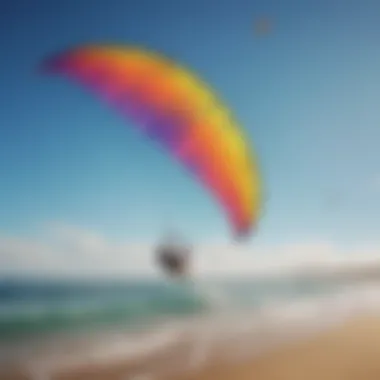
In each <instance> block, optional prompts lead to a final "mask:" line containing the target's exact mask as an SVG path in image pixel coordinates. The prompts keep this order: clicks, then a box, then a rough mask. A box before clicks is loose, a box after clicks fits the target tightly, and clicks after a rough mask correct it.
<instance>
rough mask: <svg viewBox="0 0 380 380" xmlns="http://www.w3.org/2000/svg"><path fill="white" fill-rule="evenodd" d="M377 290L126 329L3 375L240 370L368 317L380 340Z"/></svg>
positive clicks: (54, 379)
mask: <svg viewBox="0 0 380 380" xmlns="http://www.w3.org/2000/svg"><path fill="white" fill-rule="evenodd" d="M379 294H380V286H379V285H378V284H376V286H372V287H371V286H369V285H366V286H362V287H354V288H350V289H347V290H346V291H345V292H339V293H338V294H332V295H330V296H323V297H317V298H313V299H304V300H298V301H291V302H282V303H281V304H276V305H267V306H265V307H263V308H261V309H259V310H256V311H245V312H241V311H240V312H234V313H227V314H223V315H215V316H207V317H204V316H203V317H202V316H200V317H197V318H193V319H192V320H191V321H187V323H174V327H173V326H171V324H166V330H165V328H163V327H161V328H157V329H156V331H155V332H154V331H153V332H151V333H146V334H145V335H144V337H142V336H137V337H135V338H136V339H135V341H134V342H130V341H127V339H125V338H126V337H124V336H123V335H120V336H118V341H116V342H112V340H109V341H107V340H103V341H102V345H101V346H100V347H99V346H98V347H97V349H93V350H87V351H86V349H84V348H83V349H82V352H80V354H81V355H79V352H78V353H77V354H75V353H72V354H71V355H70V354H69V353H67V355H66V356H62V355H60V354H57V355H55V357H54V355H50V356H49V355H47V356H46V357H45V356H44V357H41V356H40V357H39V358H38V360H37V359H36V358H34V359H33V360H32V358H31V359H30V360H29V361H25V362H24V363H19V365H18V366H16V368H13V369H11V368H8V369H7V370H6V369H5V368H3V370H2V371H1V372H0V379H1V380H8V379H9V380H19V379H20V380H21V379H25V380H28V379H30V380H61V379H62V380H87V379H94V380H96V379H99V380H112V379H113V378H115V379H118V380H128V379H130V378H131V379H133V376H132V375H133V374H135V375H136V374H138V373H140V374H141V373H147V372H148V373H150V374H151V375H152V376H153V374H154V376H153V377H152V379H153V378H154V379H156V378H157V379H158V378H160V379H161V378H162V379H170V378H171V377H172V376H177V377H175V378H176V379H177V378H178V379H179V378H181V376H185V374H186V376H195V374H196V373H198V374H199V373H200V372H202V373H204V371H206V372H207V371H211V369H210V368H214V367H215V368H219V367H223V368H226V369H225V371H227V372H228V371H230V370H232V369H231V368H235V369H236V370H239V371H240V370H242V368H243V367H244V368H245V366H248V367H249V366H251V365H253V363H256V364H255V365H257V362H258V361H259V362H260V360H261V358H264V357H271V355H274V353H275V352H280V351H282V350H284V351H287V350H292V347H295V346H297V345H299V344H306V343H307V342H312V341H315V340H318V339H319V337H323V336H329V334H332V335H334V334H336V331H340V329H342V328H343V327H344V326H346V325H347V324H350V323H354V321H356V322H355V323H354V324H355V326H358V325H361V324H363V323H362V322H360V321H362V320H364V319H366V320H368V321H371V322H370V323H371V324H373V325H376V323H378V325H379V334H378V335H376V339H377V340H378V341H380V297H379ZM376 301H377V303H376ZM358 321H359V322H358ZM376 321H377V322H376ZM364 324H365V323H364ZM357 328H358V327H355V328H354V329H356V330H357ZM349 330H350V329H348V330H347V331H348V333H349V334H350V332H349ZM321 339H322V338H321ZM369 341H370V340H369ZM57 342H58V341H57ZM334 344H335V345H339V342H335V343H334ZM342 349H344V347H343V348H342ZM379 357H380V352H379ZM247 361H248V364H247ZM173 363H175V365H173ZM216 363H219V364H216ZM21 365H22V367H21ZM17 367H18V368H17ZM215 368H214V369H213V371H215V370H216V369H215ZM181 373H184V374H183V375H181ZM122 374H125V376H126V377H125V376H124V375H122ZM120 376H121V377H120ZM131 376H132V377H131ZM178 376H179V377H178ZM197 376H198V375H197ZM199 376H201V375H200V374H199ZM202 376H203V375H202ZM191 378H194V379H196V378H198V377H191ZM213 378H215V377H213ZM378 378H380V374H379V377H378ZM205 379H207V378H205ZM226 379H227V378H226ZM210 380H211V378H210ZM231 380H234V379H233V378H231ZM359 380H361V379H359Z"/></svg>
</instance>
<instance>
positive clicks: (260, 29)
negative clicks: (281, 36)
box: [253, 17, 273, 36]
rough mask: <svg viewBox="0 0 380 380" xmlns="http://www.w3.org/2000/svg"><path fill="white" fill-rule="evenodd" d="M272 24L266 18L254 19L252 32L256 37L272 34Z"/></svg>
mask: <svg viewBox="0 0 380 380" xmlns="http://www.w3.org/2000/svg"><path fill="white" fill-rule="evenodd" d="M272 27H273V25H272V22H271V21H270V20H269V19H268V18H266V17H259V18H255V19H254V22H253V30H254V33H255V35H256V36H266V35H268V34H270V33H271V32H272Z"/></svg>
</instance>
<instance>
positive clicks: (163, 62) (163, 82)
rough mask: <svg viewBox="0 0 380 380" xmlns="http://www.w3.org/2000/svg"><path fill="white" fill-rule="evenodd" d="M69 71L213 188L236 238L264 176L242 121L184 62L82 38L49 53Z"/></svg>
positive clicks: (246, 224)
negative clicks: (85, 41)
mask: <svg viewBox="0 0 380 380" xmlns="http://www.w3.org/2000/svg"><path fill="white" fill-rule="evenodd" d="M43 68H44V70H47V71H48V72H53V73H60V74H64V75H66V76H68V77H70V78H72V79H74V80H75V81H77V82H79V83H81V84H83V85H84V86H85V87H87V88H89V89H91V90H92V91H93V92H95V93H96V94H98V95H99V96H100V97H101V98H102V99H103V100H104V101H106V102H108V103H110V104H111V105H113V106H114V107H116V108H117V109H118V110H119V111H120V112H121V113H122V114H123V115H125V116H127V117H130V118H132V119H133V120H134V121H135V122H136V123H135V124H134V125H135V126H136V128H139V129H140V130H142V131H143V132H144V133H145V134H146V135H147V136H149V137H150V138H152V139H154V140H156V141H158V142H159V143H160V144H161V145H162V146H164V147H165V148H166V150H167V151H169V153H170V154H171V155H172V156H173V157H174V158H176V159H177V160H178V161H180V162H181V163H182V164H183V165H184V166H185V167H186V168H187V169H189V171H190V172H192V173H193V174H194V175H195V177H196V178H198V179H199V180H200V181H201V182H202V183H203V184H204V185H205V186H206V188H207V189H208V190H209V191H210V192H211V193H212V194H213V196H214V197H215V198H216V199H217V200H218V202H219V204H220V205H221V206H222V208H223V210H224V211H225V212H226V214H227V216H228V220H229V222H230V224H231V226H232V229H233V232H234V235H235V237H236V238H241V237H244V236H247V235H248V234H249V232H250V231H251V230H252V228H253V227H254V226H255V224H256V222H257V218H258V215H259V208H260V178H259V174H258V170H257V165H256V161H255V159H254V157H253V155H252V154H251V153H250V151H249V146H248V144H247V141H246V140H245V138H244V137H243V135H242V132H241V129H240V127H239V126H238V125H237V124H236V122H235V121H234V120H233V119H232V118H231V115H230V114H229V112H228V110H227V109H226V108H225V107H224V106H223V105H222V104H221V103H220V102H219V101H217V99H216V96H215V94H214V93H213V92H212V91H211V89H210V88H208V87H207V86H206V85H205V84H204V83H203V82H202V81H201V80H200V79H198V78H197V77H195V76H194V75H193V74H192V73H191V72H189V71H188V70H187V69H185V68H183V67H181V66H179V65H177V64H175V63H174V62H172V61H170V60H168V59H167V58H165V57H162V56H160V55H158V54H155V53H152V52H148V51H145V50H141V49H139V48H134V47H114V46H83V47H79V48H77V49H73V50H69V51H66V52H64V53H63V54H60V55H58V56H55V57H53V58H51V59H48V60H46V61H45V62H44V64H43Z"/></svg>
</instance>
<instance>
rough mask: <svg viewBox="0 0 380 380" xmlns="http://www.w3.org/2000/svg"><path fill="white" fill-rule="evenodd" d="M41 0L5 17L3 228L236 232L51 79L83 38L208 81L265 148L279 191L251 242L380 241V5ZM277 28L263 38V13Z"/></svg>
mask: <svg viewBox="0 0 380 380" xmlns="http://www.w3.org/2000/svg"><path fill="white" fill-rule="evenodd" d="M89 4H90V2H85V1H76V0H66V1H64V2H51V1H47V0H46V1H42V0H36V1H34V2H33V4H32V3H31V2H30V3H28V2H26V1H24V2H23V1H19V2H9V5H5V7H3V11H2V14H0V29H1V33H0V44H1V47H2V57H1V61H0V65H1V70H0V80H1V86H0V102H1V105H2V107H1V113H0V178H1V186H0V231H1V232H3V233H4V234H6V235H13V236H24V237H25V236H33V234H36V233H37V231H38V229H39V228H40V226H41V225H44V224H46V223H51V222H56V221H59V222H60V223H65V224H67V225H75V226H80V227H83V228H86V229H89V230H93V231H99V232H101V233H102V234H104V235H105V236H107V237H109V238H110V239H113V240H114V241H128V240H144V239H145V240H147V241H154V240H155V239H157V238H158V237H159V236H160V234H161V232H162V227H170V226H173V225H175V226H178V229H179V230H180V231H181V232H182V233H183V234H185V235H186V236H188V237H189V238H190V239H193V240H194V241H201V240H202V241H204V240H206V241H207V240H208V239H210V240H215V239H216V240H218V239H224V240H227V239H228V236H229V235H228V234H229V229H228V226H227V224H226V221H225V219H224V216H223V213H222V211H221V210H220V208H219V207H218V206H216V205H215V203H214V202H213V200H212V198H211V197H210V196H209V195H208V194H207V193H206V192H205V190H204V189H203V188H202V187H201V186H199V184H198V183H197V182H196V181H194V180H193V179H192V178H190V177H189V176H188V175H187V173H186V172H185V171H184V170H183V169H182V168H181V167H180V166H179V165H178V164H176V163H175V162H174V161H173V160H172V159H170V157H169V156H168V155H166V154H163V153H162V151H160V150H159V149H157V148H156V146H154V145H153V144H152V143H150V142H149V141H148V140H147V139H144V138H143V137H142V136H140V135H139V134H138V133H136V132H135V131H134V129H133V128H129V126H128V125H126V123H125V122H124V121H123V120H122V118H121V117H119V115H117V114H116V113H115V112H114V111H112V110H110V109H108V108H107V107H106V106H105V105H103V104H101V102H99V101H98V100H97V99H96V98H94V97H92V96H90V95H89V94H88V93H86V92H85V91H83V90H82V89H81V88H79V87H78V86H76V85H74V84H72V83H70V82H68V81H66V80H64V79H63V78H59V77H51V76H43V75H41V74H40V73H39V72H38V71H37V67H38V65H39V63H40V61H41V60H42V59H44V58H45V57H46V56H48V55H50V54H52V53H54V52H57V51H60V50H62V49H64V48H67V47H70V46H72V45H77V44H80V43H88V42H94V43H97V42H98V43H99V42H111V43H115V42H117V43H122V44H137V45H142V46H144V47H147V48H151V49H155V50H158V51H160V52H162V53H164V54H166V55H169V56H170V57H173V58H174V59H176V60H178V61H180V62H182V63H184V64H186V65H187V66H189V67H191V68H192V69H193V70H195V71H196V72H198V74H199V75H200V76H201V77H203V79H205V80H206V81H207V82H208V83H210V84H211V85H212V86H213V87H214V88H215V90H216V91H218V92H219V94H220V96H221V97H222V98H223V99H224V100H225V101H226V102H227V104H228V105H229V107H230V108H231V109H232V110H233V112H234V113H235V115H236V117H237V119H238V120H239V121H240V123H241V124H242V126H243V127H244V128H245V129H246V131H247V132H248V135H249V137H250V139H251V140H252V141H253V143H254V146H255V148H256V150H257V152H258V154H259V158H260V165H261V169H262V172H263V177H264V182H265V191H266V196H267V201H266V204H265V214H264V217H263V218H262V220H261V222H260V227H259V230H258V231H257V236H256V237H255V238H254V239H253V240H252V244H258V245H265V244H272V243H275V244H277V243H287V242H291V241H302V240H307V239H311V238H321V239H330V240H333V241H336V242H338V243H339V244H343V245H350V244H352V243H356V242H367V241H369V242H373V241H375V240H378V226H379V223H380V169H379V168H380V152H379V141H380V107H379V104H378V103H379V99H380V69H379V67H380V47H379V41H380V4H379V3H378V2H377V1H375V0H374V1H344V0H342V1H337V0H329V1H327V0H321V1H280V0H278V1H243V0H228V1H223V0H212V1H211V0H196V1H188V0H181V1H168V0H156V1H154V0H150V1H148V0H136V1H126V0H125V1H121V0H120V1H116V0H104V1H101V0H92V1H91V6H89ZM256 16H257V17H260V16H265V17H268V18H269V19H270V20H272V22H273V25H274V28H273V32H272V33H271V34H270V35H268V36H265V37H257V36H255V35H254V33H253V20H254V18H255V17H256Z"/></svg>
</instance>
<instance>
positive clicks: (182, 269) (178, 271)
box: [156, 243, 191, 277]
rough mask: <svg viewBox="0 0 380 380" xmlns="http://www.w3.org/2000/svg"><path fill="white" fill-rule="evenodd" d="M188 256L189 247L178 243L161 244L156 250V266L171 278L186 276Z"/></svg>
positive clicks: (189, 252)
mask: <svg viewBox="0 0 380 380" xmlns="http://www.w3.org/2000/svg"><path fill="white" fill-rule="evenodd" d="M190 254H191V248H190V247H187V246H185V245H182V244H178V243H177V244H174V243H163V244H160V245H159V246H158V247H157V248H156V259H157V262H158V264H159V265H160V266H161V267H162V269H163V270H164V272H165V273H166V274H168V275H169V276H171V277H184V276H186V275H188V272H189V261H190Z"/></svg>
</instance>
